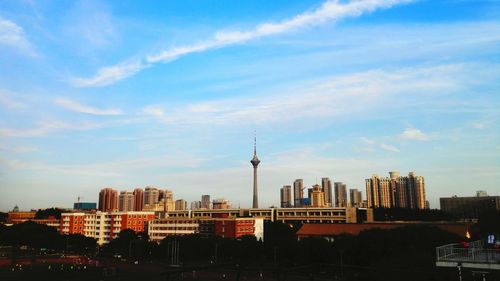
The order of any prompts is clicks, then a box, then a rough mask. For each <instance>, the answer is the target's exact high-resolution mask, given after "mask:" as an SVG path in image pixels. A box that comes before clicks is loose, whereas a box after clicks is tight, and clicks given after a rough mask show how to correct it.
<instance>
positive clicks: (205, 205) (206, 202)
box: [201, 195, 211, 210]
mask: <svg viewBox="0 0 500 281" xmlns="http://www.w3.org/2000/svg"><path fill="white" fill-rule="evenodd" d="M201 208H202V209H207V210H208V209H211V208H210V195H202V196H201Z"/></svg>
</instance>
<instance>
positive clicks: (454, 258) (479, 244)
mask: <svg viewBox="0 0 500 281" xmlns="http://www.w3.org/2000/svg"><path fill="white" fill-rule="evenodd" d="M436 258H437V261H451V262H472V263H500V249H492V248H485V247H484V244H483V241H481V240H478V241H474V242H470V243H469V245H468V247H465V246H464V245H462V244H459V243H454V244H448V245H444V246H440V247H436Z"/></svg>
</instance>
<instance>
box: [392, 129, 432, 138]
mask: <svg viewBox="0 0 500 281" xmlns="http://www.w3.org/2000/svg"><path fill="white" fill-rule="evenodd" d="M399 137H400V138H401V139H403V140H415V141H428V140H429V139H430V137H429V135H427V134H425V133H423V132H422V131H420V130H419V129H415V128H406V129H405V130H404V131H403V132H402V133H401V134H400V135H399Z"/></svg>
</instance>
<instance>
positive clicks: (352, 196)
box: [349, 188, 363, 208]
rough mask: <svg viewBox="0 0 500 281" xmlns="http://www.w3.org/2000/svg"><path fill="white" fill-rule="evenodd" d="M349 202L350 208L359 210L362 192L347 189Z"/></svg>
mask: <svg viewBox="0 0 500 281" xmlns="http://www.w3.org/2000/svg"><path fill="white" fill-rule="evenodd" d="M349 200H350V203H351V207H354V208H360V207H361V206H362V203H363V195H362V192H361V191H359V190H357V189H356V188H354V189H349Z"/></svg>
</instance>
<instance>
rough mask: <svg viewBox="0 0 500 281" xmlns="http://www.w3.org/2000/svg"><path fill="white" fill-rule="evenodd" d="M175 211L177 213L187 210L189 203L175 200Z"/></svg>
mask: <svg viewBox="0 0 500 281" xmlns="http://www.w3.org/2000/svg"><path fill="white" fill-rule="evenodd" d="M175 210H176V211H183V210H187V201H186V200H184V199H178V200H175Z"/></svg>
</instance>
